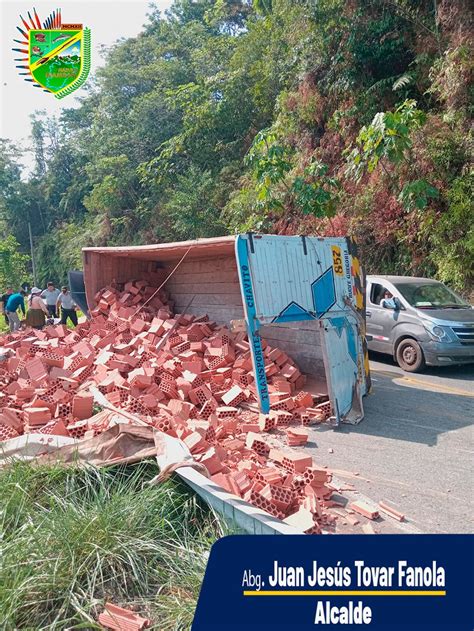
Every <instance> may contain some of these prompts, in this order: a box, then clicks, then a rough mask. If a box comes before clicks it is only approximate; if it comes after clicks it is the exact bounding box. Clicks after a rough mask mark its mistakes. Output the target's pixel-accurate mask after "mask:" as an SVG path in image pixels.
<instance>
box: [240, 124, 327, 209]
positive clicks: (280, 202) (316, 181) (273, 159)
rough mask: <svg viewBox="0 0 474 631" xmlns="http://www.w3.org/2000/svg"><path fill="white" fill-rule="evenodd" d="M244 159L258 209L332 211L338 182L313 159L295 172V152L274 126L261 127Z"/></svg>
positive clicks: (325, 166) (325, 167)
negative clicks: (254, 191)
mask: <svg viewBox="0 0 474 631" xmlns="http://www.w3.org/2000/svg"><path fill="white" fill-rule="evenodd" d="M245 162H246V164H247V165H248V166H249V167H250V168H251V170H252V175H253V177H254V179H255V181H256V187H257V203H256V205H255V206H256V208H258V210H259V212H262V210H264V209H267V211H278V210H286V211H288V210H290V209H291V210H294V211H295V212H301V213H303V214H304V215H310V214H312V215H315V216H317V217H324V216H331V215H333V214H334V212H335V206H336V194H337V191H338V189H339V182H338V181H337V180H336V179H335V178H331V177H329V176H328V175H327V173H328V170H329V169H328V166H327V165H326V164H323V163H321V162H319V161H318V160H316V159H313V160H312V161H311V162H310V164H309V165H308V166H307V167H305V168H304V169H303V172H302V173H301V172H298V169H297V167H296V161H295V151H294V150H293V149H291V148H290V147H289V146H288V144H286V143H285V142H282V140H281V138H280V133H279V132H278V130H277V129H272V128H269V129H263V130H262V131H260V132H259V133H258V134H257V135H256V136H255V140H254V142H253V144H252V147H251V148H250V150H249V152H248V154H247V156H246V158H245Z"/></svg>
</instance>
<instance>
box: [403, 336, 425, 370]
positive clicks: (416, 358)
mask: <svg viewBox="0 0 474 631" xmlns="http://www.w3.org/2000/svg"><path fill="white" fill-rule="evenodd" d="M395 358H396V360H397V364H398V365H399V366H400V368H402V369H403V370H405V371H406V372H421V371H422V370H423V369H424V367H425V365H426V364H425V356H424V355H423V351H422V350H421V346H420V345H419V344H418V342H417V341H416V340H414V339H412V338H407V339H405V340H402V341H401V342H400V344H399V345H398V346H397V352H396V353H395Z"/></svg>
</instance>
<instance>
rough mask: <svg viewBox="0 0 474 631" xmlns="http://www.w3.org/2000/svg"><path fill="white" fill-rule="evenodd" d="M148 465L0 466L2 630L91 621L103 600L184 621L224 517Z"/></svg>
mask: <svg viewBox="0 0 474 631" xmlns="http://www.w3.org/2000/svg"><path fill="white" fill-rule="evenodd" d="M156 473H157V468H156V465H155V464H153V463H150V462H149V463H140V464H137V465H129V466H126V467H111V468H108V469H101V470H98V469H95V468H88V469H74V468H68V469H66V468H64V467H61V466H60V465H57V466H52V467H51V466H48V467H43V466H41V467H39V466H35V465H32V464H28V463H21V462H17V463H13V464H12V465H10V466H9V467H7V468H5V469H4V470H1V471H0V511H1V512H0V522H1V533H0V535H1V540H0V559H1V564H0V620H1V621H2V623H0V625H1V624H3V626H1V628H2V629H7V630H9V629H12V630H13V629H34V630H35V631H36V630H40V629H44V630H46V629H48V630H56V629H95V628H99V627H98V626H97V623H96V622H95V621H96V620H97V615H98V613H100V612H101V611H102V610H103V603H104V602H105V601H106V600H110V601H112V602H114V603H116V604H119V605H122V606H133V607H134V608H136V610H137V611H138V612H140V614H141V615H148V616H149V617H150V618H151V619H152V620H153V623H154V624H153V628H154V629H160V630H161V631H172V630H175V631H178V630H179V631H181V630H184V629H189V628H190V626H191V621H192V617H193V613H194V608H195V604H196V600H197V596H198V594H199V588H200V585H201V582H202V577H203V574H204V570H205V566H206V561H207V554H208V551H209V549H210V546H211V545H212V542H213V541H215V539H216V538H218V537H220V536H222V535H223V534H225V532H224V527H223V524H222V523H221V522H220V521H219V520H218V519H217V518H216V516H215V515H214V514H213V513H211V512H210V511H209V510H208V509H207V508H205V507H204V506H203V505H202V504H200V502H199V501H198V500H197V499H196V497H195V496H194V495H192V494H191V493H190V492H188V491H187V489H186V488H184V486H182V485H180V484H179V483H178V482H174V481H168V482H166V483H165V484H163V485H160V486H148V485H147V484H146V483H147V481H149V480H150V479H151V478H152V477H153V476H154V475H156Z"/></svg>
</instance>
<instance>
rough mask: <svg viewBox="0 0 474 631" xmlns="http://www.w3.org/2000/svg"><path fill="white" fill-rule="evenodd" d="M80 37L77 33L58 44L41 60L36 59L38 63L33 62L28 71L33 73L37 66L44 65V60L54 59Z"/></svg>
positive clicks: (80, 34)
mask: <svg viewBox="0 0 474 631" xmlns="http://www.w3.org/2000/svg"><path fill="white" fill-rule="evenodd" d="M81 37H82V31H79V33H77V34H76V35H73V37H71V38H70V39H68V40H66V41H65V42H63V43H62V44H59V46H56V48H53V50H52V51H50V52H49V53H48V54H47V55H45V56H44V57H42V58H41V59H38V61H35V63H34V64H32V65H31V66H30V71H31V72H33V71H35V70H36V68H38V66H41V65H42V64H43V63H46V61H45V60H47V61H49V60H50V59H51V58H52V57H54V56H55V55H57V54H58V53H59V52H60V51H61V50H63V48H68V47H69V46H71V44H75V43H76V42H78V41H79V40H80V39H81Z"/></svg>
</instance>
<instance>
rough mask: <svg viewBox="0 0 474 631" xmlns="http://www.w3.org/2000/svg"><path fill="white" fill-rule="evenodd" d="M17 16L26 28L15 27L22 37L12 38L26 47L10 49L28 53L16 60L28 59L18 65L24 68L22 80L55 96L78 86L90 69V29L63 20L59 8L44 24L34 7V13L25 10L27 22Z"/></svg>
mask: <svg viewBox="0 0 474 631" xmlns="http://www.w3.org/2000/svg"><path fill="white" fill-rule="evenodd" d="M20 18H21V20H22V22H23V26H24V27H25V28H26V31H25V30H24V29H23V28H20V27H17V29H18V30H19V31H20V33H21V34H22V36H23V38H24V39H23V41H21V40H15V41H16V42H19V43H20V44H23V45H25V46H26V48H22V49H19V48H14V49H13V50H14V51H15V52H22V53H26V54H27V57H26V58H22V59H17V60H15V61H27V65H21V66H17V68H20V69H21V70H27V72H22V73H20V74H21V75H26V77H27V78H26V79H25V81H29V82H30V83H33V85H34V86H35V87H40V88H43V90H44V91H45V92H50V93H52V94H54V96H55V97H56V98H57V99H62V98H63V97H65V96H68V95H69V94H71V92H74V90H77V89H78V88H80V87H81V86H82V85H83V84H84V82H85V81H86V79H87V77H88V75H89V71H90V58H91V36H90V30H89V29H88V28H83V26H82V24H63V23H62V20H61V11H60V10H58V11H53V13H52V14H51V15H50V16H49V17H48V18H47V19H46V20H45V22H44V23H43V24H42V23H41V21H40V20H39V18H38V15H37V13H36V10H34V9H33V17H32V16H31V14H30V12H28V18H29V23H28V22H27V21H26V20H24V19H23V18H22V17H21V16H20Z"/></svg>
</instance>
